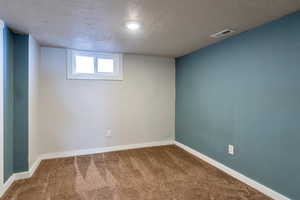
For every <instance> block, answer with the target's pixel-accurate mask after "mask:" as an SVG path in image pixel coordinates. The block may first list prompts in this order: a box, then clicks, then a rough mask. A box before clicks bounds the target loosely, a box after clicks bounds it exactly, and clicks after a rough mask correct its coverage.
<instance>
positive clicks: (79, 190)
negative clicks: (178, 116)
mask: <svg viewBox="0 0 300 200" xmlns="http://www.w3.org/2000/svg"><path fill="white" fill-rule="evenodd" d="M140 199H141V200H202V199H203V200H227V199H228V200H237V199H241V200H269V199H270V198H268V197H266V196H264V195H263V194H261V193H259V192H257V191H256V190H254V189H252V188H250V187H248V186H247V185H245V184H243V183H241V182H239V181H237V180H236V179H234V178H232V177H230V176H228V175H226V174H224V173H223V172H221V171H220V170H218V169H216V168H214V167H212V166H210V165H209V164H207V163H205V162H204V161H202V160H199V159H197V158H196V157H194V156H192V155H191V154H189V153H187V152H185V151H183V150H181V149H180V148H178V147H176V146H173V145H171V146H162V147H152V148H143V149H135V150H126V151H118V152H110V153H101V154H94V155H88V156H77V157H70V158H60V159H51V160H45V161H42V162H41V164H40V167H39V168H38V169H37V171H36V173H35V174H34V176H33V177H32V178H30V179H27V180H22V181H18V182H16V183H14V184H13V186H12V187H11V188H10V189H9V190H8V192H7V193H6V194H5V196H4V198H3V200H140Z"/></svg>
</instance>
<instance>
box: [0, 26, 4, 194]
mask: <svg viewBox="0 0 300 200" xmlns="http://www.w3.org/2000/svg"><path fill="white" fill-rule="evenodd" d="M3 31H4V22H3V21H2V20H0V192H1V188H2V186H3V183H4V182H3V181H4V179H3V175H4V166H3V165H4V163H3V161H4V151H3V150H4V148H3V147H4V143H3V142H4V135H3V134H4V110H3V108H4V95H3V94H4V85H3V84H4V80H3V77H4V73H3V71H4V51H3V50H4V43H3V41H4V35H3Z"/></svg>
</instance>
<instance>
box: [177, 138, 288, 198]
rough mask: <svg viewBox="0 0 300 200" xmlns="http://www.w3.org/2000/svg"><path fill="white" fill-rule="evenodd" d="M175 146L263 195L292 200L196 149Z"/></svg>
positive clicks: (182, 145) (179, 144)
mask: <svg viewBox="0 0 300 200" xmlns="http://www.w3.org/2000/svg"><path fill="white" fill-rule="evenodd" d="M174 144H175V145H177V146H178V147H180V148H182V149H184V150H185V151H187V152H189V153H191V154H193V155H194V156H196V157H198V158H200V159H202V160H204V161H205V162H208V163H209V164H211V165H213V166H214V167H216V168H218V169H220V170H222V171H223V172H225V173H226V174H229V175H230V176H232V177H234V178H236V179H238V180H239V181H241V182H243V183H245V184H247V185H249V186H251V187H252V188H254V189H256V190H258V191H260V192H261V193H263V194H265V195H267V196H269V197H271V198H272V199H274V200H290V199H289V198H287V197H286V196H284V195H282V194H280V193H278V192H276V191H274V190H272V189H270V188H268V187H267V186H265V185H263V184H260V183H258V182H256V181H254V180H253V179H251V178H248V177H247V176H245V175H243V174H241V173H239V172H237V171H235V170H233V169H231V168H229V167H227V166H225V165H223V164H222V163H220V162H218V161H216V160H214V159H212V158H210V157H208V156H206V155H204V154H202V153H200V152H198V151H196V150H194V149H192V148H190V147H188V146H186V145H184V144H182V143H180V142H177V141H175V142H174Z"/></svg>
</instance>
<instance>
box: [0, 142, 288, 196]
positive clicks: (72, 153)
mask: <svg viewBox="0 0 300 200" xmlns="http://www.w3.org/2000/svg"><path fill="white" fill-rule="evenodd" d="M171 144H175V145H177V146H178V147H180V148H182V149H184V150H186V151H187V152H189V153H191V154H193V155H194V156H196V157H198V158H200V159H202V160H204V161H206V162H208V163H209V164H211V165H213V166H215V167H216V168H218V169H220V170H222V171H224V172H225V173H227V174H229V175H230V176H233V177H234V178H236V179H238V180H240V181H241V182H243V183H245V184H247V185H249V186H251V187H253V188H255V189H256V190H258V191H260V192H262V193H263V194H265V195H267V196H269V197H271V198H273V199H275V200H290V199H289V198H287V197H285V196H284V195H282V194H280V193H278V192H276V191H274V190H272V189H270V188H268V187H266V186H264V185H262V184H260V183H258V182H256V181H254V180H252V179H250V178H248V177H247V176H245V175H243V174H241V173H239V172H237V171H235V170H233V169H231V168H229V167H227V166H225V165H223V164H222V163H220V162H218V161H216V160H214V159H212V158H210V157H208V156H206V155H204V154H201V153H199V152H198V151H196V150H194V149H192V148H190V147H188V146H186V145H184V144H181V143H179V142H177V141H175V142H174V141H172V140H168V141H159V142H150V143H141V144H130V145H119V146H112V147H104V148H95V149H85V150H77V151H68V152H58V153H51V154H44V155H41V156H39V158H38V159H37V160H36V161H35V163H34V164H33V166H32V167H31V168H30V170H29V171H27V172H21V173H15V174H13V175H12V176H11V177H10V178H9V179H8V180H7V181H6V182H5V184H4V185H3V187H2V189H1V190H0V197H1V196H2V195H3V194H4V193H5V192H6V191H7V189H8V188H9V187H10V186H11V184H12V183H13V182H14V181H16V180H20V179H27V178H30V177H31V176H32V175H33V174H34V172H35V170H36V169H37V168H38V166H39V164H40V162H41V161H42V160H47V159H52V158H63V157H70V156H80V155H90V154H95V153H105V152H112V151H121V150H128V149H138V148H144V147H154V146H164V145H171Z"/></svg>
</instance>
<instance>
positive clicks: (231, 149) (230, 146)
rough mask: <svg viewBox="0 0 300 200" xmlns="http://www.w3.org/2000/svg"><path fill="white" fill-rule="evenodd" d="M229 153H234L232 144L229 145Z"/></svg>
mask: <svg viewBox="0 0 300 200" xmlns="http://www.w3.org/2000/svg"><path fill="white" fill-rule="evenodd" d="M228 153H229V154H231V155H234V146H233V145H232V144H229V145H228Z"/></svg>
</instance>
